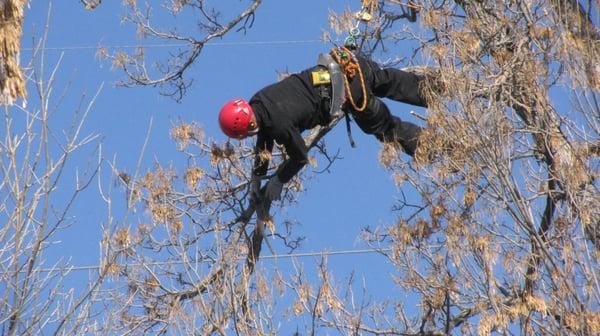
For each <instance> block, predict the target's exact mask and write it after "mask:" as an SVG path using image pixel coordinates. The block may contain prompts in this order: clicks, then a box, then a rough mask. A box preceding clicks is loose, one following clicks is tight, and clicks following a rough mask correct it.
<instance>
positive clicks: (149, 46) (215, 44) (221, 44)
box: [21, 39, 327, 51]
mask: <svg viewBox="0 0 600 336" xmlns="http://www.w3.org/2000/svg"><path fill="white" fill-rule="evenodd" d="M312 43H327V42H325V41H323V40H319V39H314V40H283V41H245V42H209V43H206V44H205V45H204V46H206V47H227V46H263V45H282V44H312ZM189 45H190V44H189V43H159V44H123V45H96V46H64V47H46V48H39V50H46V51H52V50H54V51H58V50H62V51H68V50H96V49H99V48H106V49H135V48H146V49H152V48H180V47H187V46H189ZM36 49H38V48H22V49H21V50H22V51H33V50H36Z"/></svg>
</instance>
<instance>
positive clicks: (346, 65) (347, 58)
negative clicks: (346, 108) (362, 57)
mask: <svg viewBox="0 0 600 336" xmlns="http://www.w3.org/2000/svg"><path fill="white" fill-rule="evenodd" d="M330 54H331V56H332V57H333V59H335V61H336V62H337V63H338V64H339V65H340V67H341V68H342V72H343V73H344V87H345V89H346V94H347V95H348V100H349V101H350V104H351V105H352V107H353V108H354V110H355V111H356V112H363V111H364V110H365V109H366V108H367V84H366V83H365V76H364V74H363V71H362V69H361V67H360V64H359V63H358V60H356V58H355V57H354V54H352V52H351V51H350V50H349V49H348V48H346V47H342V48H333V49H331V52H330ZM356 74H358V77H359V79H360V87H361V90H362V96H363V99H362V104H361V105H360V106H358V105H357V104H356V101H355V100H354V96H353V95H352V90H351V89H350V80H349V79H353V78H354V77H355V76H356Z"/></svg>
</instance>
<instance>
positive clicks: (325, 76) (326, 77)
mask: <svg viewBox="0 0 600 336" xmlns="http://www.w3.org/2000/svg"><path fill="white" fill-rule="evenodd" d="M310 74H311V76H312V83H313V85H321V84H330V83H331V75H330V74H329V71H327V70H325V69H319V70H316V71H312V72H311V73H310Z"/></svg>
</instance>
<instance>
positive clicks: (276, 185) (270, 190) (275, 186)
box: [265, 175, 283, 201]
mask: <svg viewBox="0 0 600 336" xmlns="http://www.w3.org/2000/svg"><path fill="white" fill-rule="evenodd" d="M282 190H283V183H282V182H281V180H280V179H279V177H278V176H277V175H275V176H273V177H271V179H270V180H269V182H268V183H267V186H266V187H265V197H266V198H267V199H268V200H270V201H276V200H280V199H281V191H282Z"/></svg>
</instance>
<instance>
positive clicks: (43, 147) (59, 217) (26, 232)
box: [0, 1, 106, 335]
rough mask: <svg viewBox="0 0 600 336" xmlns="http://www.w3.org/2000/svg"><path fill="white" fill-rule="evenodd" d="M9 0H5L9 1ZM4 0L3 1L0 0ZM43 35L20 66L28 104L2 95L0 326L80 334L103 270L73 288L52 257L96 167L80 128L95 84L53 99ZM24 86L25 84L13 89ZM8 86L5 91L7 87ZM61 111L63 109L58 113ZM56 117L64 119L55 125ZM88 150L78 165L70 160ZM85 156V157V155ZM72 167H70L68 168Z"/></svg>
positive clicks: (90, 142)
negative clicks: (71, 97) (73, 101)
mask: <svg viewBox="0 0 600 336" xmlns="http://www.w3.org/2000/svg"><path fill="white" fill-rule="evenodd" d="M8 3H11V2H10V1H9V2H8ZM4 4H6V2H4ZM45 41H46V36H44V38H43V39H42V40H41V41H40V43H39V44H38V45H37V46H36V48H35V50H34V52H33V57H32V60H31V62H30V63H29V64H27V65H26V66H25V67H24V70H23V74H24V75H23V78H25V79H26V80H27V83H28V85H29V91H30V92H31V94H30V96H29V97H28V104H25V103H22V104H20V103H19V104H17V103H15V104H9V103H11V102H14V99H16V98H17V97H16V96H13V97H12V98H11V97H4V96H3V98H9V99H3V102H4V103H3V105H2V111H3V113H2V115H3V118H2V120H3V122H2V125H1V126H0V134H1V138H0V222H1V223H2V224H1V225H0V289H1V290H0V292H1V293H2V294H1V295H0V330H1V333H2V334H3V335H33V334H48V333H53V334H55V335H66V334H71V335H73V334H77V335H82V334H87V333H89V332H90V331H91V330H93V325H92V322H93V320H92V319H90V314H91V311H92V310H91V309H92V304H93V300H92V299H93V298H94V297H95V296H96V295H97V289H98V288H99V285H100V284H101V283H102V281H103V279H104V275H105V274H106V271H104V270H101V272H99V274H98V273H95V274H96V275H95V276H91V277H90V278H89V279H91V280H90V281H89V282H83V283H82V284H81V287H80V288H72V287H70V286H66V285H64V278H65V277H67V276H70V275H71V274H70V273H71V269H72V265H69V260H64V259H61V258H58V257H53V256H60V253H59V252H58V249H59V246H60V243H59V242H58V238H57V236H58V235H59V233H60V232H61V231H64V230H66V229H68V228H69V227H71V226H73V225H74V224H75V220H74V218H73V208H74V207H75V206H76V202H77V199H78V198H79V197H80V195H81V194H82V193H83V192H84V191H85V190H86V189H88V188H89V186H90V184H91V182H92V181H93V180H94V178H95V177H96V175H97V172H98V169H99V167H100V159H95V158H96V155H97V156H98V157H101V155H100V154H99V153H98V152H97V150H98V147H94V146H95V145H96V146H98V136H97V135H95V134H85V132H84V131H83V125H84V122H85V121H86V119H87V116H88V114H89V113H90V111H91V110H92V107H93V105H94V102H95V100H96V97H97V95H98V94H99V92H100V90H98V92H96V93H95V94H94V95H93V96H92V97H87V96H85V95H83V96H82V97H81V100H80V101H79V105H78V106H76V107H74V108H73V112H72V115H71V116H70V118H69V114H68V113H67V112H66V111H67V109H68V107H66V106H63V105H61V104H60V103H57V102H61V101H62V100H63V99H64V98H65V97H64V95H66V92H67V91H68V90H65V91H63V96H62V97H61V96H58V97H54V93H55V92H56V91H59V89H60V88H59V87H58V85H57V84H56V78H57V76H58V74H59V73H60V65H61V59H62V57H61V58H60V59H59V60H58V62H57V63H56V65H55V66H54V67H52V68H49V66H48V60H47V59H46V56H45V53H44V50H45ZM20 92H24V91H20ZM10 94H11V93H10V92H9V93H8V95H10ZM65 114H66V115H65ZM58 120H61V121H63V122H65V123H64V124H65V125H68V126H67V127H64V128H58V127H57V126H56V123H57V121H58ZM84 155H90V156H91V160H90V161H89V165H88V166H87V167H86V166H85V165H83V166H82V167H81V168H80V169H78V170H77V171H74V170H73V168H72V166H70V164H71V161H74V160H78V159H81V156H84ZM88 159H89V158H88ZM72 174H74V175H72Z"/></svg>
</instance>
